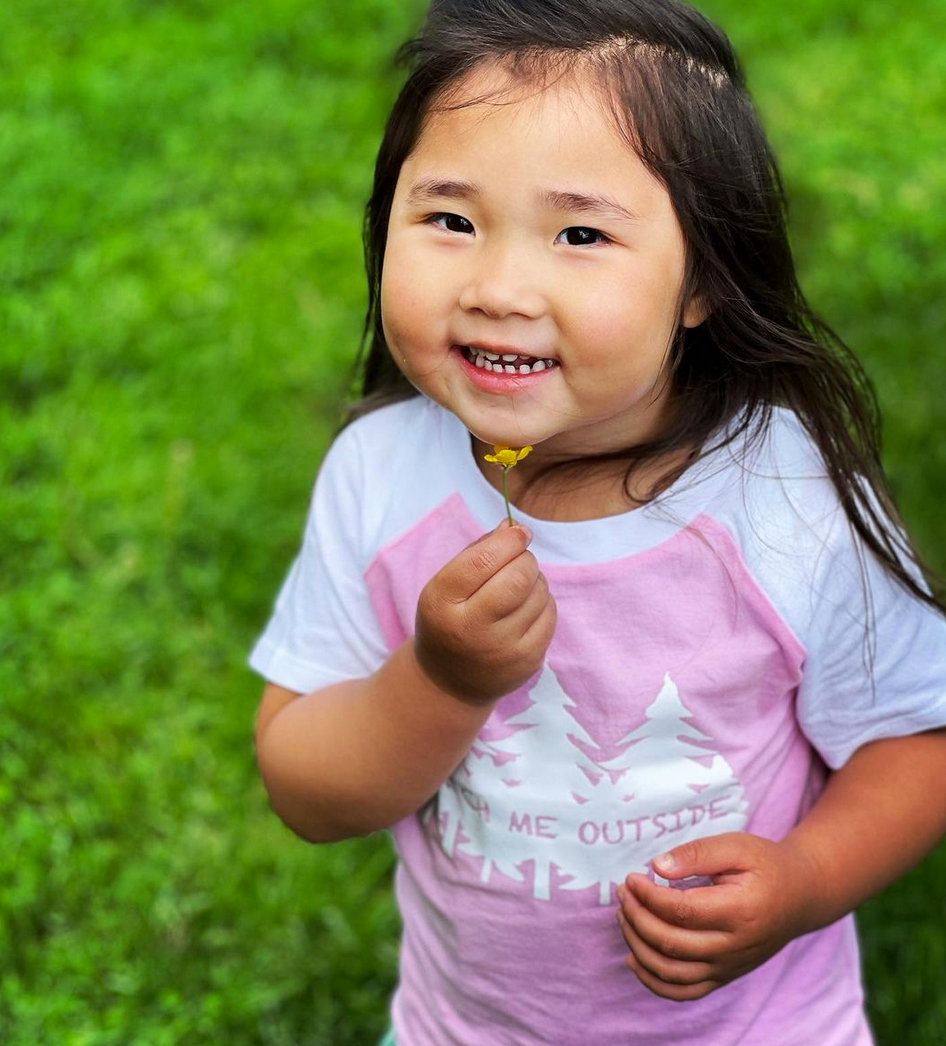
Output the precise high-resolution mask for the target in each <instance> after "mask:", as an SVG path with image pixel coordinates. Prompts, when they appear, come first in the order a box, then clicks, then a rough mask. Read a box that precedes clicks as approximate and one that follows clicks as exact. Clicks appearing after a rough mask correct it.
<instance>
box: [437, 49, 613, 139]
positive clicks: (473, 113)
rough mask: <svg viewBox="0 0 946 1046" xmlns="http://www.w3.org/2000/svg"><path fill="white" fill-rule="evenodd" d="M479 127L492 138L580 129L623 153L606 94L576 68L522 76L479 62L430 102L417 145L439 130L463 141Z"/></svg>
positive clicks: (499, 63)
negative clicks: (539, 128)
mask: <svg viewBox="0 0 946 1046" xmlns="http://www.w3.org/2000/svg"><path fill="white" fill-rule="evenodd" d="M483 123H488V124H489V130H490V132H491V133H501V132H502V131H503V130H508V132H509V133H512V134H522V133H526V132H528V131H530V130H533V129H534V128H535V124H537V123H538V124H539V125H540V126H542V127H549V128H551V127H554V128H556V129H558V130H559V131H560V132H562V133H564V132H565V131H567V130H569V129H572V128H574V127H575V126H580V125H583V126H584V127H585V129H586V133H587V134H588V135H589V136H593V137H599V136H601V135H603V136H604V137H607V138H610V139H613V140H614V143H613V144H617V145H624V146H625V148H626V143H625V140H624V139H623V136H622V135H621V134H620V133H619V131H618V127H617V124H616V122H615V120H614V117H613V115H612V113H611V112H609V111H608V107H607V105H606V101H605V91H604V90H603V89H602V88H601V86H600V84H599V83H598V82H597V81H595V80H594V78H593V77H592V76H590V75H589V74H588V73H587V72H584V71H582V70H581V69H580V68H577V67H576V68H571V69H562V70H560V71H556V70H554V69H553V68H548V69H537V70H536V71H535V72H534V73H532V74H525V73H522V72H520V71H516V70H515V69H513V68H511V67H510V65H509V64H508V63H505V62H502V61H498V60H497V61H494V62H484V63H480V64H479V65H478V66H476V67H475V68H474V69H473V70H471V71H470V72H469V73H467V74H466V75H465V76H463V77H462V78H461V79H460V80H458V81H456V82H455V83H453V84H451V85H450V86H449V87H448V88H447V89H446V90H444V91H443V92H441V94H440V95H439V96H438V97H436V98H435V99H434V100H433V102H432V104H431V107H430V110H429V111H428V113H427V116H426V118H425V120H424V123H423V127H422V131H421V140H423V138H424V137H426V136H431V135H436V134H438V133H443V132H444V131H446V132H447V133H452V134H460V135H464V136H467V135H470V134H472V133H474V131H475V130H476V129H477V127H478V125H481V124H483Z"/></svg>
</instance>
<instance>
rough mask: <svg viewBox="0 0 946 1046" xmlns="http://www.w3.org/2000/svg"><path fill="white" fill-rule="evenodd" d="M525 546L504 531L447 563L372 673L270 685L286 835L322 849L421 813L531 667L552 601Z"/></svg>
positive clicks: (262, 752) (549, 621)
mask: <svg viewBox="0 0 946 1046" xmlns="http://www.w3.org/2000/svg"><path fill="white" fill-rule="evenodd" d="M529 538H530V535H529V533H528V531H527V530H525V529H524V528H522V527H512V528H509V527H501V528H499V529H497V530H495V531H493V532H492V533H490V534H488V535H486V536H485V537H484V538H481V539H480V541H478V542H476V543H474V544H473V545H471V546H470V547H469V548H467V549H464V551H463V552H461V553H460V555H459V556H457V557H456V558H455V559H453V560H451V562H450V563H448V564H447V566H446V567H444V569H443V570H442V571H440V573H438V574H437V575H436V576H435V577H434V578H432V579H431V581H430V582H429V583H428V585H427V586H426V587H425V589H424V592H423V593H422V595H421V599H420V602H419V605H418V613H417V630H416V634H415V636H414V637H413V638H411V639H409V640H408V641H406V642H405V643H404V644H403V645H402V646H401V647H399V648H398V650H396V651H395V652H394V654H392V656H391V657H390V658H389V660H388V661H387V662H386V663H385V664H384V665H382V667H381V668H380V669H378V671H377V672H375V673H374V674H373V675H371V676H368V677H367V678H364V679H354V680H349V681H346V682H344V683H337V684H334V685H332V686H328V687H325V688H323V689H321V690H318V691H315V692H314V693H311V694H306V695H302V696H300V695H296V694H293V693H292V692H291V691H288V690H284V689H282V688H280V687H275V686H272V685H271V686H268V687H267V688H266V691H265V692H264V695H263V701H262V703H261V705H260V711H259V716H258V720H257V731H256V746H257V759H258V761H259V766H260V771H261V773H262V775H263V780H264V783H265V785H266V788H267V791H268V792H269V795H270V799H271V802H272V805H273V808H274V809H275V810H276V812H277V813H278V814H279V815H280V817H282V819H283V820H284V821H285V822H286V824H288V825H289V827H290V828H292V829H293V830H294V831H295V832H297V833H298V834H299V835H301V836H303V837H304V838H306V839H309V840H311V841H313V842H328V841H332V840H336V839H343V838H347V837H348V836H353V835H363V834H365V833H367V832H371V831H374V830H376V829H378V828H384V827H387V826H389V825H391V824H393V823H395V822H396V821H398V820H400V819H401V818H402V817H404V816H406V815H407V814H409V813H412V812H413V811H415V810H417V809H418V808H419V807H420V806H422V805H423V803H424V802H426V801H427V799H429V798H430V796H431V795H432V794H433V793H434V792H435V791H436V790H437V788H438V787H439V786H440V784H441V783H442V782H443V781H444V780H445V779H446V778H447V777H448V776H449V774H450V773H451V771H452V770H453V769H454V768H455V767H456V765H457V764H458V763H459V762H460V760H461V759H462V758H463V756H464V754H465V753H466V751H467V749H468V748H469V746H470V744H471V742H472V741H473V738H474V737H475V736H476V734H477V732H478V731H479V729H480V727H481V726H482V724H483V722H484V721H485V720H486V718H487V717H488V715H489V713H490V711H491V709H492V707H493V705H494V704H495V702H496V700H498V698H500V697H501V696H503V695H504V694H506V693H509V692H510V691H512V690H514V689H515V688H516V687H517V686H520V685H521V684H522V683H523V682H525V680H527V679H528V678H529V677H530V676H531V675H532V674H533V673H534V672H535V671H537V670H538V668H539V667H540V665H541V663H542V659H543V657H544V655H545V650H546V648H547V647H548V643H549V641H550V640H551V637H552V631H553V630H554V624H555V604H554V601H553V600H552V598H551V596H550V594H549V591H548V586H547V584H546V582H545V579H544V577H542V575H541V574H540V573H539V570H538V564H537V563H536V561H535V558H534V557H533V556H532V554H531V553H530V552H527V551H526V545H527V543H528V541H529Z"/></svg>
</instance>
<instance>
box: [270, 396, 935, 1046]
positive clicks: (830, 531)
mask: <svg viewBox="0 0 946 1046" xmlns="http://www.w3.org/2000/svg"><path fill="white" fill-rule="evenodd" d="M503 511H504V510H503V503H502V498H501V496H500V495H499V494H498V493H497V492H496V491H495V490H494V489H493V488H492V487H491V486H490V485H489V483H488V482H487V481H486V479H485V478H484V477H483V476H482V475H481V473H480V472H479V470H478V468H477V465H476V462H475V461H474V459H473V456H472V451H471V445H470V437H469V434H468V432H467V431H466V430H465V429H464V427H463V425H462V424H461V423H460V422H459V421H458V420H457V419H456V418H455V417H454V416H453V415H451V414H449V413H447V412H445V411H444V410H442V409H441V408H440V407H438V406H436V405H435V404H433V403H431V402H429V401H428V400H426V399H423V398H415V399H412V400H408V401H406V402H403V403H399V404H396V405H392V406H389V407H385V408H383V409H380V410H378V411H375V412H374V413H372V414H369V415H367V416H366V417H364V418H362V419H360V420H359V421H357V422H355V423H354V424H352V425H351V426H349V427H348V428H347V429H346V430H345V431H343V432H342V434H341V435H340V436H339V437H338V439H337V440H336V441H335V443H334V444H333V446H332V447H331V449H330V451H329V453H328V455H327V456H326V459H325V461H324V463H323V466H322V468H321V470H320V474H319V477H318V481H317V483H316V488H315V493H314V496H313V500H312V505H311V509H310V513H309V517H308V522H307V524H306V529H305V534H304V539H303V543H302V549H301V552H300V554H299V557H298V559H297V560H296V562H295V564H294V565H293V567H292V569H291V570H290V573H289V576H288V578H287V579H286V581H285V583H284V585H283V588H282V590H281V592H280V594H279V597H278V600H277V603H276V608H275V612H274V614H273V617H272V619H271V621H270V622H269V624H268V626H267V628H266V630H265V632H264V633H263V635H262V637H261V638H260V639H259V641H258V642H257V644H256V647H255V649H254V650H253V653H252V655H251V665H252V666H253V668H254V669H255V670H256V671H258V672H259V673H260V674H261V675H263V676H264V677H265V678H266V679H267V680H269V681H271V682H273V683H276V684H278V685H280V686H283V687H286V688H288V689H291V690H295V691H299V692H310V691H313V690H317V689H319V688H321V687H324V686H327V685H329V684H331V683H334V682H337V681H339V680H344V679H349V678H352V677H360V676H365V675H367V674H369V673H371V672H373V671H375V670H376V669H377V668H378V667H379V666H380V665H381V664H382V663H383V662H384V661H385V660H386V659H387V657H388V656H389V655H390V653H391V652H392V651H393V650H394V649H395V648H396V647H397V646H399V645H400V644H401V643H402V642H403V641H404V640H405V639H406V638H407V637H408V636H410V635H411V634H412V632H413V628H414V615H415V609H416V605H417V599H418V595H419V593H420V591H421V589H422V588H423V586H424V585H425V584H426V582H427V581H428V580H429V579H430V578H431V577H432V576H433V575H434V574H435V573H436V572H437V571H438V570H439V569H440V568H441V567H442V566H443V565H444V564H445V563H446V562H447V561H448V560H450V559H451V558H452V557H453V556H455V555H456V554H457V553H458V552H459V551H460V550H461V549H463V548H464V547H465V546H466V545H468V544H469V543H470V542H472V541H474V540H475V539H476V538H478V537H479V536H480V535H481V534H483V533H484V532H485V531H486V530H488V529H491V528H493V527H494V526H496V525H497V524H498V522H499V521H500V520H501V519H502V517H503ZM516 516H517V518H519V519H520V520H522V521H524V522H526V523H527V524H528V525H529V526H530V528H531V529H532V531H533V533H534V540H533V543H532V545H531V548H532V550H533V552H534V553H535V555H536V557H537V558H538V560H539V563H540V565H541V568H542V570H543V572H544V573H545V575H546V577H547V578H548V581H549V584H550V587H551V590H552V593H553V594H554V596H555V599H556V603H557V607H558V623H557V627H556V632H555V636H554V638H553V639H552V642H551V645H550V647H549V649H548V653H547V656H546V659H545V663H544V665H543V667H542V669H541V670H540V671H539V672H538V673H537V674H536V675H535V676H534V677H533V678H532V679H530V680H529V681H528V682H527V683H526V684H525V685H524V686H523V687H521V688H520V689H519V690H516V691H514V692H513V693H511V694H509V695H508V696H506V697H505V698H503V699H502V700H500V701H499V702H498V704H497V705H496V707H495V709H494V711H493V712H492V714H491V715H490V717H489V719H488V720H487V722H486V723H485V725H484V727H483V728H482V730H481V731H480V733H479V735H478V736H477V738H476V740H475V741H474V743H473V745H472V746H471V748H470V750H469V752H468V754H467V756H466V758H465V759H464V760H463V762H462V763H461V764H460V766H459V767H458V768H457V770H456V771H455V772H454V773H453V775H452V776H451V777H450V779H449V780H447V781H446V782H445V783H444V784H443V785H442V786H441V788H440V790H439V792H438V793H437V795H436V796H435V797H434V798H433V799H432V800H431V801H430V802H429V803H428V804H427V805H426V806H424V807H423V808H422V809H421V810H419V811H417V813H416V814H413V815H411V816H409V817H407V818H405V819H404V820H403V821H401V822H400V823H398V824H396V825H394V826H393V828H392V835H393V839H394V843H395V845H396V849H397V853H398V858H399V861H398V870H397V873H396V892H397V899H398V903H399V906H400V910H401V914H402V919H403V939H402V948H401V965H400V982H399V987H398V989H397V993H396V995H395V998H394V1002H393V1007H392V1013H393V1022H394V1027H395V1031H396V1035H397V1041H398V1044H399V1046H549V1044H552V1046H575V1044H579V1043H585V1042H588V1043H594V1044H595V1046H657V1044H659V1046H713V1044H718V1046H737V1044H740V1046H757V1044H759V1043H765V1044H766V1046H811V1044H812V1043H817V1044H818V1046H864V1044H868V1043H870V1042H871V1036H870V1032H869V1030H868V1027H867V1024H866V1021H865V1017H864V1011H863V1000H862V990H861V982H860V972H859V959H858V950H857V942H856V937H855V931H854V923H853V919H852V917H850V916H849V917H847V918H844V919H842V920H840V921H839V922H837V923H835V924H833V925H831V926H829V927H827V928H826V929H823V930H820V931H818V932H816V933H812V934H809V935H807V936H804V937H801V938H798V939H796V940H794V941H792V942H791V943H790V944H789V945H787V946H786V947H785V948H783V949H782V950H781V951H780V952H779V953H778V954H777V955H775V956H774V957H773V958H771V959H770V960H769V961H768V962H766V963H765V964H763V965H762V966H761V967H759V968H758V969H756V970H755V971H753V972H752V973H750V974H749V975H747V976H745V977H743V978H740V979H738V980H736V981H734V982H732V983H731V984H728V985H726V986H724V987H723V988H720V989H719V990H717V991H715V992H713V993H712V994H710V995H709V996H707V997H706V998H704V999H701V1000H698V1001H694V1002H688V1003H685V1004H679V1003H673V1002H669V1001H666V1000H663V999H660V998H658V997H657V996H655V995H652V994H651V993H650V992H648V991H647V990H646V989H645V988H644V987H642V985H641V984H640V983H639V982H638V981H637V979H636V977H635V976H634V974H633V973H632V972H631V971H630V970H629V969H628V967H627V966H626V965H625V958H626V955H627V949H626V945H625V944H624V941H623V939H622V937H621V934H620V931H619V929H618V927H617V924H616V922H615V918H614V912H615V908H616V904H617V901H616V897H615V892H614V891H615V887H616V885H617V884H618V883H620V882H622V881H623V879H624V878H625V876H626V875H628V874H629V873H630V872H643V873H645V874H648V867H649V866H648V862H649V861H650V860H651V859H652V858H653V857H655V856H657V855H658V854H660V853H663V852H664V851H665V850H668V849H670V848H672V847H674V846H677V845H679V844H681V843H683V842H686V841H688V840H690V839H693V838H697V837H701V836H707V835H714V834H717V833H721V832H728V831H747V832H753V833H756V834H758V835H760V836H764V837H766V838H769V839H774V840H778V839H781V838H783V837H784V836H785V835H786V834H787V833H788V831H789V830H790V829H791V827H792V826H793V825H795V824H796V823H797V822H798V821H799V819H800V818H801V817H802V816H803V815H804V814H805V813H806V811H807V810H808V809H809V808H810V806H811V804H812V803H813V802H814V800H815V799H816V798H817V796H818V794H819V793H820V791H821V789H822V787H823V785H824V782H825V778H826V773H827V771H828V769H830V768H837V767H840V766H842V765H843V764H844V763H845V762H846V760H847V759H848V758H849V757H850V756H851V754H852V753H853V752H854V751H855V750H856V749H857V748H858V747H859V746H861V745H863V744H864V743H866V742H868V741H872V740H875V739H879V738H884V737H893V736H902V735H905V734H909V733H915V732H918V731H921V730H927V729H931V728H934V727H939V726H942V725H943V724H946V683H944V680H946V627H944V624H943V622H942V620H941V619H940V618H939V616H938V615H936V614H935V612H933V611H931V610H929V609H928V608H927V607H925V606H924V604H922V603H921V602H920V601H919V600H917V599H915V598H913V597H911V596H910V595H909V594H908V593H907V592H906V591H905V590H904V589H903V588H902V587H901V586H899V585H897V584H896V583H894V582H892V581H891V580H890V579H889V577H888V576H887V575H886V574H885V573H884V572H883V571H882V570H881V569H880V568H879V567H878V566H877V565H876V564H875V563H874V562H873V560H872V558H871V557H870V555H868V554H866V553H865V552H864V550H863V549H862V548H860V547H859V546H858V544H857V542H856V541H855V540H854V539H853V538H852V535H851V531H850V529H849V527H848V524H847V522H846V519H845V517H844V514H843V512H842V510H841V509H840V507H839V504H838V499H837V497H836V494H835V492H834V489H833V487H832V485H831V484H830V482H829V481H828V480H827V479H826V477H825V474H824V469H823V467H822V465H821V461H820V458H819V456H818V454H817V453H816V451H815V449H814V448H813V446H812V444H811V442H810V440H809V438H808V437H807V435H806V434H805V432H804V429H803V428H802V426H801V425H800V424H799V422H798V421H797V419H796V418H795V417H794V416H793V415H792V414H791V413H789V412H787V411H781V410H777V411H775V412H774V414H773V416H772V420H771V422H770V424H769V426H768V429H767V431H766V434H765V435H764V437H763V438H761V439H759V440H757V441H755V442H754V443H752V444H751V445H750V444H748V443H747V442H746V441H745V440H742V439H741V438H740V440H737V441H736V442H735V443H733V444H730V445H729V446H728V447H724V448H722V449H719V450H717V451H715V452H713V453H712V454H710V455H708V456H707V457H706V458H704V459H703V460H702V461H701V462H700V463H698V464H697V465H695V466H694V467H693V468H691V469H690V470H689V471H688V472H687V473H686V474H685V475H684V476H683V477H682V478H681V479H680V480H679V481H678V482H677V483H676V484H675V485H674V486H673V487H671V488H670V489H669V490H668V491H667V492H665V493H664V494H663V495H662V496H661V497H660V498H658V499H657V500H656V501H655V502H653V503H651V504H649V505H647V506H644V507H641V508H638V509H635V510H634V511H631V512H628V513H625V514H622V515H617V516H611V517H608V518H604V519H598V520H590V521H584V522H570V523H564V522H548V521H544V520H538V519H532V518H530V517H528V516H527V515H526V514H525V513H522V512H517V513H516ZM868 624H869V625H870V628H869V629H868ZM812 885H813V886H814V885H815V884H812Z"/></svg>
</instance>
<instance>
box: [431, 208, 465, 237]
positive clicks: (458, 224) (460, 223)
mask: <svg viewBox="0 0 946 1046" xmlns="http://www.w3.org/2000/svg"><path fill="white" fill-rule="evenodd" d="M424 220H425V221H426V222H427V224H428V225H438V226H439V227H440V228H441V229H446V230H447V232H462V233H472V232H473V223H472V222H470V221H468V220H467V219H466V218H464V217H462V216H461V215H459V214H448V213H446V212H441V213H440V214H432V215H430V217H429V218H425V219H424Z"/></svg>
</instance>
